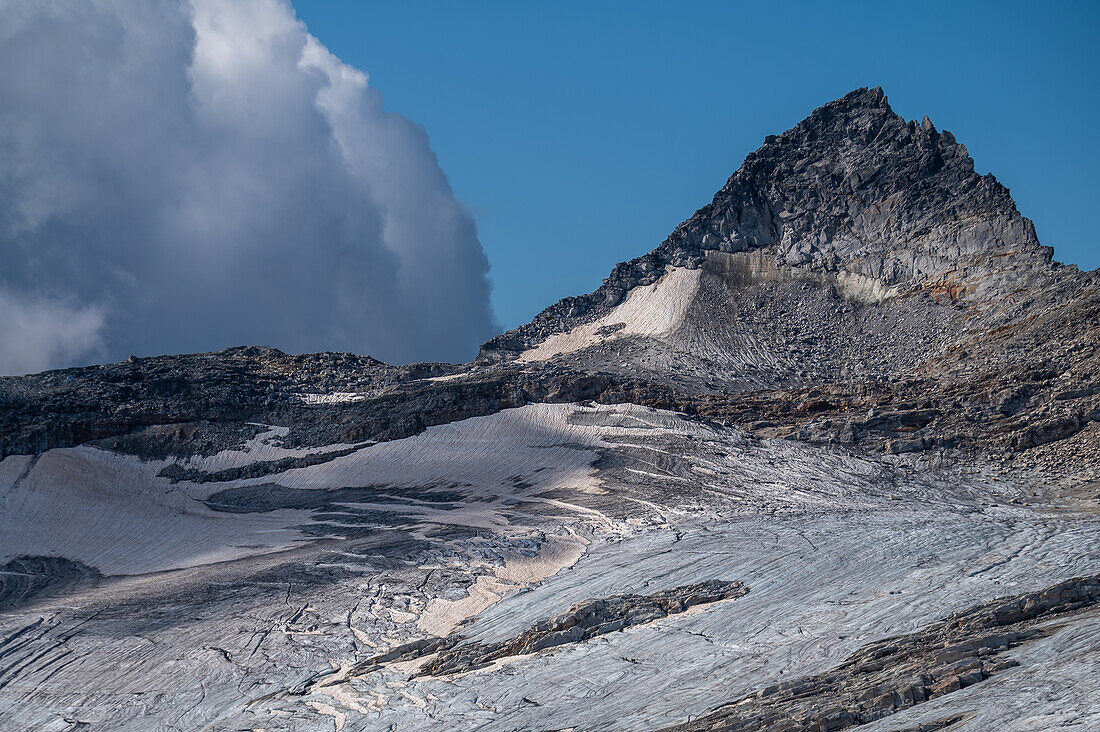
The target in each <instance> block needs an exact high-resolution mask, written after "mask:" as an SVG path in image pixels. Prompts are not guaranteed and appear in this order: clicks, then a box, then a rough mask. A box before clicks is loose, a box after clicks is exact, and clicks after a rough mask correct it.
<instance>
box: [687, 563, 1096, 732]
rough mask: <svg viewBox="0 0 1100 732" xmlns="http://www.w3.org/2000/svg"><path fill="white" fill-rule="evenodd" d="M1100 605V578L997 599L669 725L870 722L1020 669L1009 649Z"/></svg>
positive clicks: (807, 726)
mask: <svg viewBox="0 0 1100 732" xmlns="http://www.w3.org/2000/svg"><path fill="white" fill-rule="evenodd" d="M1098 602H1100V575H1095V576H1092V577H1080V578H1076V579H1073V580H1069V581H1066V582H1061V583H1059V584H1057V585H1054V586H1053V587H1048V588H1046V589H1044V590H1041V591H1039V592H1030V593H1026V594H1023V595H1018V596H1016V597H1006V598H1000V599H998V600H994V601H993V602H989V603H985V604H983V605H979V606H977V607H974V608H971V609H969V610H965V611H963V612H960V613H956V614H954V615H952V616H950V617H948V618H946V619H945V620H944V621H943V622H942V623H940V624H938V625H933V626H931V627H929V628H926V629H924V630H921V631H920V632H918V633H913V634H911V635H907V636H901V637H898V638H887V639H884V640H881V641H878V642H876V643H873V644H871V645H869V646H867V647H866V648H863V649H860V651H859V652H858V653H856V654H853V655H852V656H851V657H850V658H848V659H847V660H846V661H845V662H844V663H843V664H841V665H840V666H839V667H837V668H836V669H834V670H833V671H830V672H828V673H824V674H820V675H817V676H811V677H804V678H799V679H792V680H790V681H783V682H780V683H778V684H773V685H771V686H768V687H767V688H764V689H761V690H760V691H759V692H757V693H756V694H753V695H752V696H748V697H745V698H744V699H740V700H738V701H735V702H731V703H730V704H728V705H725V706H722V707H720V708H718V709H716V710H715V711H713V712H711V713H710V714H707V715H705V716H703V717H701V718H699V719H696V720H693V721H692V722H690V723H688V724H682V725H677V726H675V727H671V728H669V730H670V732H671V731H672V730H675V731H676V732H689V731H692V732H694V731H702V730H729V732H735V731H738V730H740V731H742V732H749V731H750V730H751V731H752V732H758V731H759V732H764V730H768V731H769V732H818V731H821V732H824V731H827V730H841V729H847V728H849V727H855V726H858V725H862V724H867V723H869V722H873V721H875V720H878V719H882V718H883V717H887V716H889V715H891V714H894V713H895V712H897V711H898V710H900V709H905V708H907V707H910V706H913V705H915V704H920V703H922V702H925V701H928V700H930V699H935V698H936V697H938V696H942V695H944V694H950V693H952V692H954V691H958V690H959V689H963V688H966V687H968V686H972V685H973V684H977V683H980V682H982V681H984V680H986V679H988V678H989V677H990V676H993V675H995V674H998V673H1001V672H1003V671H1005V670H1007V669H1011V668H1013V667H1015V666H1018V665H1019V663H1018V662H1017V661H1015V660H1014V659H1012V658H1011V657H1009V656H1007V652H1008V651H1010V650H1011V649H1013V648H1015V647H1017V646H1019V645H1020V644H1022V643H1026V642H1028V641H1029V640H1031V639H1033V638H1036V637H1038V636H1041V635H1044V634H1049V632H1050V626H1049V624H1048V623H1047V621H1050V620H1053V619H1057V618H1059V617H1060V616H1063V615H1066V614H1068V613H1075V612H1080V611H1082V610H1084V609H1086V608H1090V607H1093V606H1094V605H1096V604H1097V603H1098ZM960 719H961V718H959V717H956V718H952V719H951V720H948V723H947V724H945V725H944V726H949V724H954V723H956V722H959V721H960Z"/></svg>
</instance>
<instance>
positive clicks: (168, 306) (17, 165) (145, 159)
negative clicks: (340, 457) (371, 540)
mask: <svg viewBox="0 0 1100 732" xmlns="http://www.w3.org/2000/svg"><path fill="white" fill-rule="evenodd" d="M0 260H2V262H3V264H2V266H0V287H4V288H6V289H7V291H8V292H14V291H19V292H31V293H34V292H39V293H43V292H47V291H48V292H51V293H57V292H64V293H68V300H67V303H68V304H67V307H70V308H77V311H79V312H96V313H100V315H101V316H102V317H105V318H106V327H101V328H97V329H96V330H97V332H102V333H103V349H104V350H103V353H104V354H105V355H106V356H107V357H108V358H123V357H125V356H126V355H127V354H128V353H130V352H133V353H138V354H141V355H152V354H157V353H166V352H168V353H170V352H186V351H197V350H211V349H215V348H222V347H225V346H229V345H235V344H246V343H259V344H264V345H272V346H276V347H280V348H284V349H286V350H290V351H314V350H353V351H358V352H365V353H370V354H372V355H375V356H378V357H380V358H383V359H387V360H391V361H397V362H402V361H409V360H421V359H433V360H434V359H441V360H442V359H449V360H464V359H467V358H469V357H471V356H472V355H473V353H474V351H475V349H476V345H477V344H478V343H479V342H481V341H482V340H484V339H486V338H487V337H488V336H490V335H491V334H492V332H493V329H494V322H493V317H492V312H491V309H490V306H489V285H488V281H487V279H486V273H487V270H488V263H487V261H486V259H485V255H484V253H483V251H482V249H481V245H480V243H479V242H478V239H477V233H476V228H475V226H474V223H473V220H472V218H471V217H470V215H469V213H468V212H467V211H466V210H465V209H464V208H463V207H462V205H461V204H460V203H458V202H457V201H456V200H455V198H454V195H453V192H452V191H451V188H450V185H449V184H448V181H447V179H446V177H445V176H444V174H443V172H442V171H441V170H440V168H439V165H438V163H437V161H436V158H435V155H434V153H433V152H432V150H431V147H430V145H429V142H428V138H427V135H426V134H425V132H424V131H423V129H421V128H419V127H418V126H416V125H414V124H413V123H412V122H410V121H409V120H407V119H406V118H404V117H402V116H401V115H399V114H395V113H393V112H388V111H386V110H385V109H384V108H383V102H382V99H381V96H380V95H379V94H378V92H377V91H376V90H374V89H373V88H371V87H370V86H369V84H368V80H367V76H366V74H364V73H362V72H360V71H358V70H356V69H353V68H351V67H349V66H347V65H346V64H343V63H342V62H341V61H340V60H339V59H337V58H336V57H335V56H333V55H332V54H331V53H329V52H328V50H327V49H325V48H324V46H322V45H321V44H320V43H319V42H318V41H317V40H316V39H315V38H313V37H312V36H310V35H309V33H308V32H307V31H306V29H305V27H304V25H303V24H302V23H301V22H299V21H298V20H297V18H296V17H295V15H294V12H293V9H292V8H291V7H290V6H289V4H288V3H286V2H283V1H282V0H236V1H235V2H224V1H223V0H193V1H192V2H185V1H184V0H143V2H140V3H135V2H131V1H129V0H0ZM9 300H10V297H9ZM87 308H93V310H87ZM32 310H33V308H31V307H30V305H29V304H28V305H27V307H25V308H23V310H21V311H19V312H23V313H30V312H32ZM12 312H13V313H14V312H16V311H14V310H13V311H12ZM19 327H21V326H19ZM59 332H60V331H59ZM73 338H74V341H73V343H74V348H75V344H76V343H77V342H78V341H79V342H81V343H83V344H84V345H83V346H82V348H83V349H85V350H84V351H83V352H81V351H80V349H75V350H74V348H67V349H60V350H58V349H55V350H53V351H51V353H52V354H53V355H52V356H51V357H50V359H49V360H47V361H46V365H49V366H59V365H65V364H67V363H70V362H72V361H73V360H75V359H80V358H86V357H89V355H90V354H89V353H88V351H87V349H90V348H92V347H93V343H92V342H91V341H80V340H79V338H77V337H76V336H75V335H74V336H73ZM0 343H3V346H2V347H3V348H4V349H11V348H16V349H17V348H18V347H19V346H18V343H16V342H13V341H12V340H11V339H4V340H3V341H0ZM18 359H19V355H18V353H15V352H12V353H8V352H7V350H5V351H3V352H0V363H6V362H12V363H15V362H18ZM35 362H36V363H37V361H35Z"/></svg>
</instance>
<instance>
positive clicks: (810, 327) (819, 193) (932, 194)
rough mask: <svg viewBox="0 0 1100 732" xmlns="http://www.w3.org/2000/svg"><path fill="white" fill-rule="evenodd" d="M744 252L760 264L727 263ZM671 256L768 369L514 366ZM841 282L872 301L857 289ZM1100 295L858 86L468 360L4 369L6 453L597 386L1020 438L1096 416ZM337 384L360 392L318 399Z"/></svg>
mask: <svg viewBox="0 0 1100 732" xmlns="http://www.w3.org/2000/svg"><path fill="white" fill-rule="evenodd" d="M723 257H724V258H725V260H722V261H719V260H720V258H723ZM739 257H740V258H742V260H744V261H750V260H751V261H752V262H753V264H752V266H751V267H747V266H746V265H745V264H744V261H743V262H742V264H739V265H736V266H733V264H732V262H733V261H734V260H735V259H737V258H739ZM745 258H748V259H745ZM739 261H741V260H739ZM670 265H672V266H682V267H689V268H702V269H703V271H704V273H705V274H704V277H706V278H709V280H707V281H708V282H709V281H713V282H712V286H711V289H710V290H708V291H706V292H704V293H703V295H700V298H699V299H698V301H697V302H696V303H695V304H694V305H693V306H692V307H693V308H694V309H693V310H692V311H691V312H690V314H689V324H690V326H691V328H692V329H694V331H695V332H696V335H700V334H701V337H704V338H711V336H713V338H711V341H713V342H714V343H717V344H718V346H717V347H718V348H719V350H721V349H727V350H728V349H736V348H737V347H738V346H737V344H736V338H732V337H731V334H732V335H735V336H737V337H738V338H740V337H742V336H744V337H745V338H748V339H749V340H750V341H752V342H756V343H762V344H764V346H765V347H766V350H767V351H768V354H766V355H768V356H769V358H772V359H773V361H774V363H773V365H766V366H765V368H763V369H761V368H759V367H758V366H757V365H755V364H748V365H747V366H746V365H744V364H743V363H742V361H743V360H742V361H738V360H737V359H734V360H733V363H732V365H730V364H729V363H726V364H723V363H717V362H713V361H710V360H707V359H705V358H703V357H702V356H701V355H700V353H699V350H698V348H696V345H697V343H695V342H684V343H682V344H680V345H679V346H677V345H676V344H672V345H671V346H669V345H668V344H663V345H662V344H658V343H657V342H656V341H654V340H653V339H646V338H634V339H624V340H620V341H615V343H614V346H613V347H607V348H602V349H601V347H593V348H588V349H585V350H582V351H579V352H577V353H573V354H569V355H568V356H563V357H560V358H556V359H553V360H551V361H548V362H543V363H536V364H520V363H515V362H513V359H514V357H515V355H516V354H517V353H518V352H519V351H521V350H522V349H524V348H527V347H529V346H531V345H532V344H536V343H538V342H540V341H542V340H544V339H545V338H546V337H547V336H548V335H549V334H551V333H557V332H562V331H566V330H569V329H570V328H572V327H574V326H576V325H577V324H580V323H583V322H588V321H591V320H593V319H595V318H597V317H599V316H601V315H603V314H606V313H607V312H609V311H610V310H611V308H613V307H614V306H615V305H617V304H618V303H620V302H622V300H623V299H624V297H625V296H626V294H627V293H628V292H629V291H630V290H631V289H633V288H635V287H637V286H640V285H646V284H651V283H653V282H655V281H657V280H658V279H659V278H660V277H661V275H662V274H663V273H664V272H665V271H666V267H668V266H670ZM845 282H847V283H849V284H851V282H854V283H855V285H854V287H856V288H857V289H860V288H862V290H863V291H865V292H869V293H871V296H870V297H869V298H864V299H862V300H852V299H851V296H850V295H848V294H846V293H845V289H844V286H843V285H844V283H845ZM1098 312H1100V283H1098V281H1097V275H1096V274H1095V273H1081V272H1078V271H1077V270H1076V268H1075V267H1062V266H1060V265H1057V264H1056V263H1053V262H1052V261H1051V249H1050V248H1049V247H1044V246H1042V245H1040V244H1039V242H1038V240H1037V239H1036V237H1035V232H1034V228H1033V227H1032V226H1031V223H1030V222H1029V221H1028V220H1027V219H1025V218H1024V217H1023V216H1021V215H1020V213H1019V212H1018V211H1017V210H1016V207H1015V204H1014V203H1013V202H1012V199H1011V197H1010V196H1009V194H1008V191H1007V189H1005V188H1004V187H1003V186H1001V185H1000V184H999V183H998V182H997V181H996V180H995V179H994V178H993V177H992V176H991V175H986V176H979V175H977V174H976V173H975V172H974V169H973V162H972V161H971V160H970V158H969V157H968V155H967V154H966V150H965V148H964V147H963V146H962V145H960V144H958V143H957V142H956V141H955V140H954V138H953V137H952V136H951V135H950V133H947V132H938V131H937V130H936V129H935V128H934V127H933V126H932V125H931V123H930V122H927V120H926V121H925V122H923V123H921V124H917V123H915V122H906V121H904V120H903V119H902V118H901V117H899V116H898V115H896V114H895V113H894V112H893V111H892V110H891V109H890V107H889V105H888V104H887V102H886V98H885V96H884V95H883V93H882V91H881V90H880V89H859V90H856V91H854V92H852V93H850V94H848V95H847V96H845V97H844V98H842V99H839V100H837V101H834V102H831V103H829V104H827V105H825V106H823V107H821V108H819V109H818V110H815V111H814V113H813V114H811V115H810V116H809V117H808V118H807V119H805V120H804V121H802V122H801V123H799V124H798V125H797V126H795V127H794V128H792V129H791V130H789V131H787V132H785V133H783V134H782V135H779V136H775V137H769V138H768V140H767V142H766V143H765V145H764V146H763V147H761V148H760V149H759V150H757V151H755V152H753V153H751V154H750V155H749V156H748V157H747V158H746V160H745V162H744V164H743V165H742V166H741V167H740V169H739V170H738V171H737V172H736V173H734V174H733V176H731V178H730V179H729V181H728V182H727V184H726V185H725V186H724V187H723V188H722V190H720V191H719V192H718V193H717V195H716V196H715V198H714V200H713V201H712V202H711V203H710V204H708V205H707V206H705V207H703V208H702V209H700V210H699V211H697V212H696V213H695V214H694V215H693V216H692V217H691V218H689V219H688V220H687V221H685V222H684V223H683V224H681V225H680V226H679V227H678V228H677V229H676V231H674V232H673V233H672V235H670V236H669V238H668V239H666V241H665V242H664V243H662V244H661V245H660V246H659V247H658V248H657V249H655V250H654V251H652V252H650V253H649V254H646V255H644V256H642V257H639V258H637V259H635V260H632V261H631V262H627V263H624V264H621V265H619V266H618V267H616V268H615V270H614V271H613V272H612V273H611V275H610V277H609V278H608V279H607V281H606V282H605V283H604V285H603V286H602V287H601V288H600V289H598V290H597V291H596V292H594V293H592V294H590V295H583V296H580V297H573V298H567V299H565V300H563V301H561V302H560V303H558V304H556V305H553V306H551V307H549V308H547V309H546V310H545V311H544V312H543V313H541V314H540V315H539V316H538V317H536V318H535V319H534V320H533V321H532V322H531V323H529V324H527V325H525V326H522V327H521V328H518V329H516V330H513V331H510V332H509V333H505V334H502V335H501V336H498V337H497V338H494V339H493V340H491V341H489V342H488V343H486V344H485V345H484V346H483V348H482V352H481V356H480V357H479V359H478V360H476V361H475V362H474V363H472V364H468V365H465V366H452V365H446V364H413V365H409V366H402V367H394V366H389V365H387V364H384V363H381V362H379V361H377V360H374V359H371V358H369V357H361V356H354V355H350V354H331V353H323V354H313V355H303V356H291V355H287V354H283V353H281V352H279V351H275V350H273V349H266V348H258V347H250V348H237V349H230V350H228V351H224V352H221V353H217V354H197V355H191V356H166V357H160V358H149V359H134V360H131V361H130V362H124V363H120V364H114V365H109V366H95V367H88V368H81V369H68V370H64V371H54V372H47V373H43V374H37V375H32V376H26V377H19V378H0V457H3V456H4V455H9V454H29V453H38V452H41V451H44V450H46V449H49V448H51V447H60V446H72V445H77V444H83V443H87V442H93V441H94V442H96V444H98V445H100V446H103V447H107V448H110V449H115V450H121V451H125V452H130V453H135V454H139V455H142V456H143V457H147V458H165V457H170V456H173V455H180V456H184V455H191V454H196V453H198V454H210V453H213V452H216V451H217V450H219V449H224V448H225V447H227V446H233V445H240V444H242V443H243V442H244V441H245V440H247V439H249V438H250V437H252V436H254V435H255V434H256V433H257V430H258V429H259V428H258V427H256V426H254V425H251V424H250V423H263V424H277V425H286V426H290V427H291V428H292V429H291V433H290V435H289V437H288V438H286V440H285V441H286V443H287V444H288V445H291V446H314V445H326V444H333V443H347V444H349V445H355V444H361V443H363V442H365V441H368V440H389V439H396V438H401V437H406V436H409V435H412V434H416V433H418V432H420V431H422V430H423V429H425V428H426V427H428V426H431V425H435V424H440V423H444V422H449V421H454V420H459V419H465V418H468V417H475V416H481V415H486V414H491V413H493V412H496V411H499V410H501V409H505V408H509V407H518V406H522V405H523V404H525V403H528V402H534V401H549V402H570V401H582V400H596V401H601V402H607V403H612V402H622V401H633V402H636V403H640V404H644V405H648V406H656V407H664V408H670V409H675V410H678V411H682V412H685V413H688V414H693V415H698V416H701V417H706V418H712V419H723V420H729V421H733V422H735V423H737V424H738V425H740V426H742V427H744V428H746V429H749V430H751V431H754V432H756V433H758V434H760V435H763V436H782V437H791V438H797V439H805V440H810V441H823V442H843V443H851V444H856V445H863V446H866V447H870V448H873V449H885V450H889V451H895V452H897V451H914V450H924V449H928V448H937V449H938V448H964V449H968V450H969V449H980V450H985V449H992V450H995V451H1002V450H1017V451H1018V450H1026V449H1028V448H1030V447H1033V446H1035V445H1040V444H1045V443H1047V442H1051V441H1056V440H1060V439H1064V438H1066V437H1069V436H1072V435H1074V434H1077V433H1078V432H1080V431H1081V430H1083V429H1084V428H1085V427H1087V425H1089V424H1090V423H1091V422H1093V421H1096V420H1097V418H1098V417H1100V379H1098V378H1097V374H1098V373H1100V363H1097V356H1096V352H1095V348H1094V347H1093V344H1094V343H1095V342H1096V338H1097V337H1098V335H1100V331H1098V327H1100V326H1098ZM607 331H608V332H606V333H602V334H601V335H604V336H613V335H614V334H615V332H616V329H615V328H614V327H610V328H608V329H607ZM662 349H664V350H662ZM670 349H671V350H670ZM654 354H656V355H657V356H659V357H660V358H658V359H656V361H654V359H653V358H652V356H653V355H654ZM727 355H728V354H727ZM654 364H655V365H654ZM436 377H451V378H448V379H444V380H436ZM333 392H337V393H350V394H354V395H355V399H356V401H349V402H346V403H336V404H308V403H306V402H305V401H304V400H303V395H305V394H326V393H333ZM1090 454H1091V453H1090ZM1068 457H1069V458H1071V459H1074V460H1076V461H1077V462H1078V463H1088V455H1070V456H1068ZM270 467H271V469H272V470H280V469H285V467H287V466H282V467H280V466H270ZM252 470H253V472H255V471H256V470H259V468H253V469H252Z"/></svg>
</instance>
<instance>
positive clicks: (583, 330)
mask: <svg viewBox="0 0 1100 732" xmlns="http://www.w3.org/2000/svg"><path fill="white" fill-rule="evenodd" d="M701 274H702V270H700V269H685V268H682V267H673V268H671V269H669V270H668V271H667V272H666V273H665V275H664V276H663V277H661V279H659V280H657V281H656V282H654V283H653V284H652V285H645V286H643V287H635V288H634V289H633V290H631V291H630V294H629V295H627V298H626V300H625V301H624V302H622V303H621V304H619V305H617V306H616V307H615V308H614V309H613V310H612V311H611V312H610V313H608V314H607V315H605V316H603V317H602V318H600V319H599V320H596V321H593V322H591V323H585V324H583V325H578V326H577V327H576V328H573V329H572V330H570V331H568V332H566V333H556V334H554V335H552V336H550V337H549V338H547V339H546V340H545V341H543V342H542V343H540V344H539V345H538V346H537V347H535V348H532V349H529V350H527V351H524V352H523V353H522V354H521V355H520V357H519V359H518V360H519V361H520V362H521V363H530V362H534V361H547V360H549V359H551V358H553V357H555V356H560V355H562V354H566V353H573V352H574V351H579V350H580V349H582V348H586V347H588V346H592V345H595V344H597V343H599V342H601V341H607V340H614V339H617V338H622V337H624V336H631V335H641V336H663V335H668V334H669V333H672V332H673V331H674V330H676V328H677V327H679V326H680V324H681V323H683V322H684V316H685V315H686V314H687V310H688V306H690V305H691V302H692V300H694V299H695V294H696V292H698V290H699V277H700V275H701ZM620 324H621V326H622V327H621V328H619V330H617V331H615V332H613V333H610V334H608V335H606V336H604V335H600V332H599V331H600V329H601V328H607V327H615V326H619V325H620Z"/></svg>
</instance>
